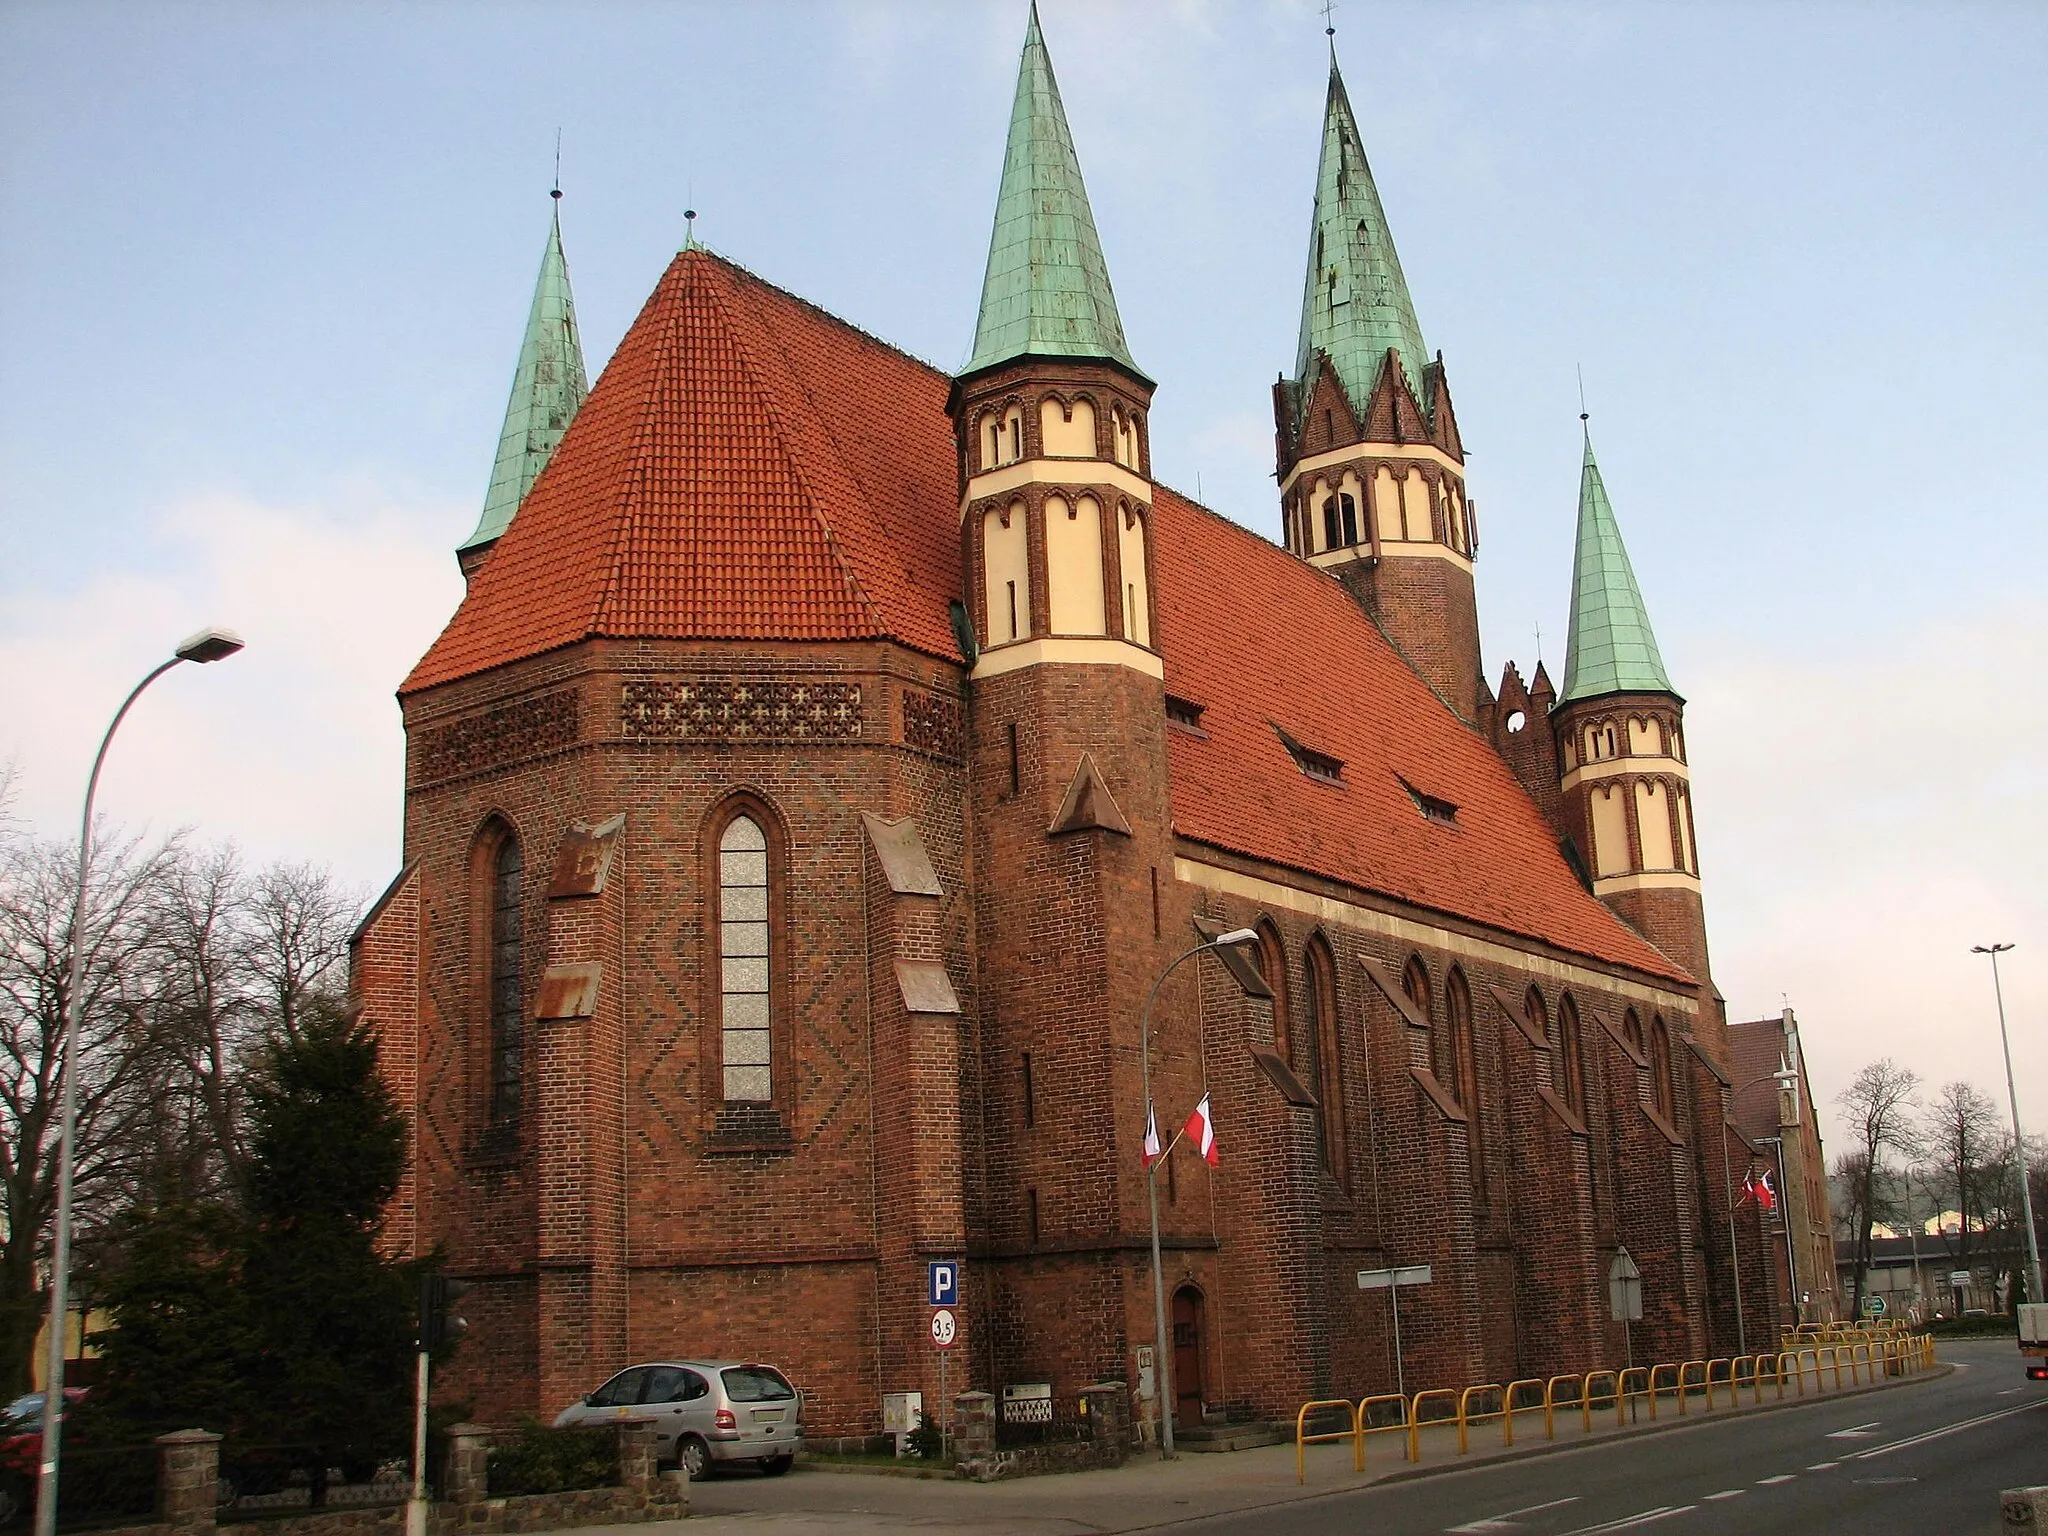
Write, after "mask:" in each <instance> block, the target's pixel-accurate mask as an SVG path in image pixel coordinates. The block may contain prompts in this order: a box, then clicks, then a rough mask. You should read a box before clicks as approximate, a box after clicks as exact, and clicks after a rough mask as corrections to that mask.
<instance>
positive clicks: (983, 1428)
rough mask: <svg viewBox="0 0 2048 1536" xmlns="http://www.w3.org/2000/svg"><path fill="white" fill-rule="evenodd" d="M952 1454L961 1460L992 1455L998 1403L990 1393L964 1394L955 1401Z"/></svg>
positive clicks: (994, 1445) (994, 1446) (994, 1444)
mask: <svg viewBox="0 0 2048 1536" xmlns="http://www.w3.org/2000/svg"><path fill="white" fill-rule="evenodd" d="M953 1447H954V1451H953V1454H954V1455H955V1456H957V1457H958V1458H959V1459H960V1460H962V1461H970V1460H972V1459H973V1458H974V1457H976V1456H989V1455H993V1454H994V1452H995V1448H996V1400H995V1397H994V1396H993V1395H992V1394H990V1393H987V1392H962V1393H961V1394H960V1395H959V1396H958V1397H956V1398H954V1399H953Z"/></svg>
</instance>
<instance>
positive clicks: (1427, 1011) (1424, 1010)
mask: <svg viewBox="0 0 2048 1536" xmlns="http://www.w3.org/2000/svg"><path fill="white" fill-rule="evenodd" d="M1401 990H1402V991H1403V992H1406V993H1407V994H1408V1001H1409V1002H1411V1003H1413V1004H1414V1005H1415V1007H1416V1010H1417V1011H1418V1012H1419V1013H1421V1015H1422V1018H1423V1022H1424V1023H1425V1024H1426V1025H1427V1026H1428V1028H1429V1039H1428V1040H1426V1041H1425V1042H1424V1043H1423V1050H1424V1051H1425V1052H1426V1053H1427V1055H1428V1057H1429V1070H1430V1071H1432V1072H1440V1071H1442V1069H1443V1067H1442V1063H1441V1062H1440V1061H1438V1059H1437V1053H1436V1011H1435V1010H1434V1009H1433V1008H1432V1007H1431V1006H1430V1002H1429V967H1428V966H1426V965H1424V964H1423V963H1422V956H1420V955H1410V956H1409V957H1408V963H1407V965H1405V966H1404V967H1402V969H1401Z"/></svg>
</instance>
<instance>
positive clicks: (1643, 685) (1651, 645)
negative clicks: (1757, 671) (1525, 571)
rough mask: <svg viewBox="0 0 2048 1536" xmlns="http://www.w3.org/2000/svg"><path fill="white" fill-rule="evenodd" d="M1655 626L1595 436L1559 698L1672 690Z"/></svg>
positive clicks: (1583, 474)
mask: <svg viewBox="0 0 2048 1536" xmlns="http://www.w3.org/2000/svg"><path fill="white" fill-rule="evenodd" d="M1675 691H1676V690H1674V689H1673V688H1672V686H1671V679H1670V678H1668V677H1666V676H1665V675H1664V659H1663V658H1662V657H1661V656H1659V655H1658V654H1657V637H1656V636H1655V635H1653V634H1651V633H1650V614H1649V610H1648V609H1646V608H1645V607H1644V606H1643V594H1642V592H1641V590H1640V589H1639V588H1638V587H1637V586H1636V573H1635V570H1634V568H1633V567H1632V566H1630V564H1629V563H1628V551H1627V550H1626V549H1624V548H1623V547H1622V543H1621V529H1620V527H1619V526H1617V525H1616V523H1615V521H1614V508H1613V507H1612V506H1610V505H1608V501H1607V487H1606V486H1605V485H1603V484H1602V483H1601V481H1600V466H1599V465H1598V464H1596V463H1594V462H1593V436H1592V434H1591V433H1590V432H1588V433H1587V434H1586V461H1585V465H1584V467H1583V468H1582V469H1581V470H1580V471H1579V547H1578V553H1577V554H1576V555H1575V556H1574V557H1573V559H1572V624H1571V633H1570V635H1569V637H1568V638H1567V639H1566V641H1565V655H1564V691H1563V692H1562V693H1560V694H1559V695H1558V696H1557V702H1558V703H1559V704H1569V703H1571V702H1572V701H1573V700H1574V699H1592V698H1598V697H1599V696H1600V695H1602V694H1606V693H1672V692H1675Z"/></svg>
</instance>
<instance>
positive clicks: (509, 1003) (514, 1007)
mask: <svg viewBox="0 0 2048 1536" xmlns="http://www.w3.org/2000/svg"><path fill="white" fill-rule="evenodd" d="M523 886H524V865H523V863H522V861H521V859H520V855H519V839H518V838H517V837H516V836H515V835H514V834H513V832H512V830H511V828H509V827H507V828H505V829H504V830H503V831H502V832H501V833H500V834H499V836H498V845H497V848H496V850H495V851H494V852H493V853H492V855H491V863H490V929H489V932H490V977H491V990H490V1016H491V1031H490V1039H491V1101H490V1118H491V1123H492V1124H493V1125H509V1124H512V1123H514V1122H516V1121H517V1120H518V1118H519V1087H520V1077H521V1065H522V1062H523V1059H524V1049H523V1047H524V1040H523V1037H524V1035H525V1024H526V983H525V978H524V973H523V971H522V969H521V953H520V951H521V940H522V938H523V937H524V935H523V934H522V932H521V927H520V904H521V898H522V895H523Z"/></svg>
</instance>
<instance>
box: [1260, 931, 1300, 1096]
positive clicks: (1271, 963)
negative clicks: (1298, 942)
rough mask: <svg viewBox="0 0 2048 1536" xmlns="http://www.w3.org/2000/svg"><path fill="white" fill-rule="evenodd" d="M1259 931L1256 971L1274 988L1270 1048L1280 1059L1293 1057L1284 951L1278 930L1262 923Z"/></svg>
mask: <svg viewBox="0 0 2048 1536" xmlns="http://www.w3.org/2000/svg"><path fill="white" fill-rule="evenodd" d="M1258 933H1259V974H1260V975H1261V976H1263V977H1264V978H1265V979H1266V985H1267V986H1269V987H1271V988H1272V989H1273V1049H1274V1050H1276V1051H1278V1052H1279V1053H1280V1055H1281V1057H1282V1059H1284V1060H1286V1061H1288V1062H1292V1061H1293V1060H1294V1042H1293V1040H1292V1038H1290V1037H1291V1036H1292V1035H1293V1033H1294V1031H1293V1029H1292V1028H1291V1027H1290V1026H1291V1024H1292V1022H1293V1021H1292V1020H1290V1019H1289V1018H1288V1016H1287V951H1286V950H1285V949H1284V948H1283V947H1282V946H1281V943H1280V930H1279V929H1277V928H1275V927H1274V926H1273V925H1272V924H1271V923H1261V924H1259V928H1258Z"/></svg>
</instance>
